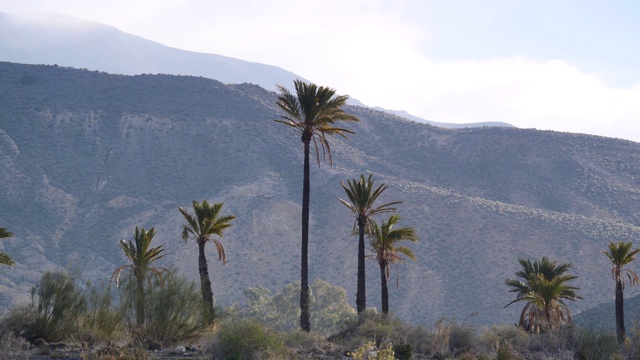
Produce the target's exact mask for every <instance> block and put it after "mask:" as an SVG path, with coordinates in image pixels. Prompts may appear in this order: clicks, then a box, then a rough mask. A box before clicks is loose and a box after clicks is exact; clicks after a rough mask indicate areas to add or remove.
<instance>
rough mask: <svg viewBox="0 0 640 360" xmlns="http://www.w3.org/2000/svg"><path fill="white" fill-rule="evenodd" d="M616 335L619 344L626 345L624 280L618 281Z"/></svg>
mask: <svg viewBox="0 0 640 360" xmlns="http://www.w3.org/2000/svg"><path fill="white" fill-rule="evenodd" d="M616 335H617V336H618V343H620V344H622V343H624V340H625V338H626V330H625V328H624V293H623V291H622V279H617V281H616Z"/></svg>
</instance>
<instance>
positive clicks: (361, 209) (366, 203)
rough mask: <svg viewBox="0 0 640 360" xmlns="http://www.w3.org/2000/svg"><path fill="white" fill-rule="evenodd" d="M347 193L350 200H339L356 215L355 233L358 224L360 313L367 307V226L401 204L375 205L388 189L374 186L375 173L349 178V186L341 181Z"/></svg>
mask: <svg viewBox="0 0 640 360" xmlns="http://www.w3.org/2000/svg"><path fill="white" fill-rule="evenodd" d="M340 185H342V188H343V189H344V191H345V193H347V196H348V197H349V201H346V200H342V199H340V198H338V200H339V201H340V202H341V203H342V204H344V206H346V207H348V208H349V210H351V211H352V212H353V213H354V215H355V216H356V219H355V222H354V225H353V233H354V234H355V228H356V225H357V226H358V283H357V292H356V310H357V311H358V314H360V313H361V312H363V311H364V310H365V309H366V308H367V294H366V286H365V281H366V278H365V265H364V259H365V252H364V234H365V232H366V231H367V228H369V227H370V226H371V224H373V223H374V221H373V219H372V216H374V215H377V214H382V213H387V212H392V211H395V210H396V209H395V208H394V207H393V205H396V204H400V203H401V202H400V201H394V202H390V203H387V204H384V205H380V206H378V207H374V206H373V203H374V202H375V201H376V200H377V199H378V197H379V196H380V195H381V194H382V193H383V192H384V191H385V190H386V189H387V186H386V185H385V184H381V185H380V186H378V187H377V188H375V189H374V187H373V175H369V177H368V178H367V179H365V178H364V175H360V179H359V180H358V179H351V180H347V185H348V187H347V186H345V185H344V184H343V183H342V181H341V182H340Z"/></svg>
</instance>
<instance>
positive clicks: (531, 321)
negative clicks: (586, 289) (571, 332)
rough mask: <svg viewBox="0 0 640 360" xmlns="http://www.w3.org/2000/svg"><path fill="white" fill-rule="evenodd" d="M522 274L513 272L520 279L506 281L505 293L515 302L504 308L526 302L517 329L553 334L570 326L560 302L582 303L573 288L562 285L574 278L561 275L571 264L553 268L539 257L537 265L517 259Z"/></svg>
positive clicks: (575, 288)
mask: <svg viewBox="0 0 640 360" xmlns="http://www.w3.org/2000/svg"><path fill="white" fill-rule="evenodd" d="M518 261H519V262H520V265H522V270H520V271H517V272H516V276H517V277H519V278H520V279H508V280H506V281H505V284H506V285H507V286H510V287H512V289H511V290H509V292H515V293H516V299H515V300H513V301H512V302H510V303H508V304H507V305H505V308H506V307H507V306H509V305H511V304H513V303H516V302H518V301H526V302H527V303H526V305H525V306H524V309H522V313H521V314H520V321H519V323H518V325H519V326H520V327H522V328H523V329H525V330H527V331H529V332H534V333H540V331H542V330H553V329H556V328H558V327H559V326H561V325H564V324H567V323H569V322H571V312H570V311H569V307H568V306H567V305H566V304H565V303H564V300H576V299H582V297H580V296H578V295H576V292H575V290H580V289H579V288H577V287H574V286H569V285H567V284H566V283H567V282H569V281H571V280H574V279H576V278H577V277H576V276H573V275H569V274H565V273H566V272H567V271H568V270H569V269H570V268H571V264H569V263H561V264H557V263H556V262H555V261H550V260H549V259H548V258H546V257H543V258H542V260H541V261H539V262H538V261H535V262H533V263H531V261H530V260H528V259H519V260H518Z"/></svg>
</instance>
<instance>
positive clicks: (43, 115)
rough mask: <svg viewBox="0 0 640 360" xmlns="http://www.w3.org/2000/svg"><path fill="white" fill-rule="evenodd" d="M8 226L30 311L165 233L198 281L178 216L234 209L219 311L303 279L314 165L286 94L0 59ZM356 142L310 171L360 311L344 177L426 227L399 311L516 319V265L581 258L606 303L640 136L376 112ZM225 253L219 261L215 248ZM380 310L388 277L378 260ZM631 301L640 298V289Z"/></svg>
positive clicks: (0, 144)
mask: <svg viewBox="0 0 640 360" xmlns="http://www.w3.org/2000/svg"><path fill="white" fill-rule="evenodd" d="M0 94H1V96H0V109H2V111H1V112H0V168H1V169H2V172H1V173H0V194H2V198H3V201H2V202H0V224H1V225H0V226H3V227H6V228H8V229H9V230H11V231H12V232H13V233H14V234H15V235H16V237H15V238H12V239H8V240H4V241H3V242H2V243H1V244H0V246H2V247H3V248H1V249H0V251H3V252H6V253H8V254H11V255H12V256H13V257H14V258H15V260H16V261H17V262H18V266H17V267H16V268H15V269H14V270H9V269H2V271H1V272H0V274H1V275H2V277H1V278H0V293H1V294H2V296H3V299H0V300H3V303H4V304H5V305H9V304H11V303H16V302H18V301H24V300H25V299H26V298H27V296H28V291H29V288H30V286H31V285H33V283H35V281H36V279H37V278H38V276H39V274H40V273H41V272H42V271H44V270H47V269H54V268H61V267H79V268H82V269H83V272H84V274H85V275H86V276H87V277H89V278H92V279H105V278H106V277H107V276H108V274H110V272H111V271H113V270H114V269H115V268H116V266H118V265H120V264H122V262H123V261H125V260H124V258H123V256H122V254H121V252H120V250H119V249H118V246H117V241H118V239H121V238H125V239H128V238H130V237H131V233H132V231H133V229H134V228H135V226H136V225H138V226H144V227H145V228H149V227H152V226H153V227H155V228H156V231H157V235H156V238H155V239H156V240H154V241H158V243H165V244H166V245H165V246H166V248H167V249H168V252H170V253H171V256H168V257H167V258H166V259H163V260H165V262H164V264H163V265H165V266H172V265H173V266H176V267H178V268H179V269H180V270H181V271H182V272H183V273H185V274H186V275H188V276H189V277H190V278H192V279H194V280H195V279H197V265H196V264H197V247H196V246H195V244H193V243H187V244H183V243H182V241H181V240H180V227H181V225H182V224H183V220H182V219H181V218H180V214H179V213H178V211H177V209H178V207H180V206H190V203H191V201H192V200H194V199H196V200H201V199H204V198H206V199H208V200H209V201H216V202H217V201H224V202H225V207H224V210H225V213H231V214H234V215H237V216H238V218H237V220H236V221H235V222H234V226H233V227H232V228H231V229H230V230H229V231H228V232H227V233H226V234H225V237H224V238H223V239H222V241H223V242H224V243H225V246H226V248H227V254H228V256H229V258H230V263H229V265H228V266H227V267H226V268H223V267H222V266H221V264H220V263H218V262H216V261H214V258H213V257H211V258H210V266H211V273H212V275H213V278H212V282H213V287H214V292H215V294H216V299H217V301H218V303H219V304H221V305H228V304H230V303H232V302H235V301H240V300H241V299H242V291H243V290H244V289H246V288H247V287H250V286H257V285H264V286H267V287H269V288H271V289H272V290H277V289H279V288H281V287H282V286H283V285H285V284H286V283H289V282H292V281H296V280H298V278H299V241H300V220H299V216H300V193H301V187H302V154H301V147H300V141H299V138H298V137H297V136H296V135H295V134H293V133H291V132H289V131H288V130H287V129H286V128H285V127H283V126H282V125H279V124H277V123H275V122H273V121H272V120H273V119H276V118H278V116H279V114H278V111H277V109H276V107H275V105H274V104H275V98H276V94H275V93H272V92H269V91H266V90H264V89H262V88H260V87H258V86H255V85H249V84H239V85H225V84H223V83H221V82H218V81H215V80H209V79H203V78H198V77H190V76H168V75H139V76H123V75H109V74H106V73H103V72H97V71H86V70H77V69H69V68H62V67H54V66H32V65H19V64H11V63H0ZM348 110H349V111H350V112H352V113H354V114H356V115H358V116H359V117H360V118H361V119H362V121H361V122H360V123H355V124H348V126H349V128H350V129H352V130H353V131H355V135H352V136H350V139H349V140H343V139H340V138H336V139H331V145H332V151H333V157H334V166H332V167H330V166H328V164H327V163H323V164H322V165H321V166H320V167H314V168H313V169H312V173H311V177H312V179H311V180H312V192H311V234H310V267H311V269H310V276H311V279H313V278H316V277H319V278H322V279H325V280H327V281H329V282H331V283H332V284H336V285H340V286H343V287H345V288H346V289H347V294H348V295H349V301H350V302H352V303H354V302H355V285H356V284H355V282H356V270H357V265H356V254H357V241H356V238H355V237H352V236H351V229H352V226H353V218H352V217H351V215H350V213H349V211H348V210H347V209H346V208H344V206H342V205H341V204H340V203H339V202H338V201H337V200H336V197H338V196H344V194H342V193H341V192H342V189H341V187H340V185H339V181H340V180H342V181H345V180H346V179H347V178H355V177H357V176H359V175H360V174H361V173H366V172H372V173H373V174H374V176H375V178H376V181H377V182H378V183H381V182H384V183H386V184H388V185H389V190H387V191H386V192H385V194H384V198H383V199H381V201H383V202H386V201H394V200H400V201H403V202H404V203H403V204H402V205H401V206H400V207H399V213H400V215H401V216H402V220H401V225H402V226H414V227H415V228H416V230H417V233H418V236H419V237H420V239H421V242H420V243H419V244H417V245H415V246H413V247H414V249H415V253H416V255H417V258H418V261H417V262H415V263H410V264H407V265H402V266H400V287H399V288H398V289H395V288H393V289H390V309H391V311H392V312H394V313H396V314H397V315H399V316H400V317H401V318H403V319H406V320H410V321H412V322H420V323H424V324H427V325H429V324H431V323H433V322H434V321H436V320H438V319H439V318H441V317H447V318H457V319H459V320H461V321H466V322H470V323H474V324H495V323H513V322H515V321H516V320H517V316H518V314H519V311H520V309H519V308H517V306H511V307H509V308H507V309H503V308H502V307H503V306H504V305H505V304H507V303H508V302H509V301H510V300H511V299H512V294H510V293H508V292H507V288H506V286H505V285H504V280H505V279H506V278H508V277H512V276H513V275H514V273H515V271H516V270H517V266H518V262H517V259H518V257H523V256H524V257H533V258H540V257H542V256H548V257H550V258H552V259H557V260H559V261H569V262H571V263H573V264H574V268H573V273H574V274H575V275H577V276H579V279H578V280H577V281H576V282H575V285H576V286H578V287H580V288H581V291H580V294H581V295H582V296H583V297H584V298H585V300H584V301H579V302H576V303H572V304H569V305H570V307H571V308H572V309H573V310H574V312H578V311H581V310H584V309H588V308H590V307H592V306H593V305H595V304H599V303H601V302H604V301H606V300H608V299H610V298H611V296H612V295H611V291H610V290H611V289H610V287H611V286H610V285H611V281H610V273H609V265H608V263H607V262H608V259H606V257H604V256H603V255H602V254H601V250H602V249H604V248H605V247H606V244H608V243H609V242H610V241H620V240H629V239H637V238H638V237H639V235H640V227H639V225H640V201H638V200H639V199H640V172H639V170H638V169H640V144H638V143H635V142H630V141H622V140H616V139H609V138H603V137H596V136H586V135H577V134H568V133H557V132H542V131H535V130H523V129H515V128H490V127H487V128H476V129H457V130H453V129H442V128H436V127H432V126H429V125H426V124H420V123H416V122H412V121H408V120H405V119H402V118H399V117H396V116H393V115H390V114H387V113H383V112H379V111H375V110H372V109H368V108H363V107H349V108H348ZM210 251H211V253H210V254H212V252H213V249H210ZM367 269H368V272H367V284H368V286H367V294H368V297H367V298H368V305H369V306H376V307H379V301H380V300H379V298H380V294H379V279H378V278H377V276H378V272H377V271H376V270H375V269H376V267H375V266H374V264H373V263H369V264H368V267H367ZM629 295H632V294H631V293H629Z"/></svg>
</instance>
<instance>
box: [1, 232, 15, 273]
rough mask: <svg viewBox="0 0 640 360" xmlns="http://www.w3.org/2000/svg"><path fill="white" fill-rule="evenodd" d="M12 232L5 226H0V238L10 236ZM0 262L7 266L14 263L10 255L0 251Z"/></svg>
mask: <svg viewBox="0 0 640 360" xmlns="http://www.w3.org/2000/svg"><path fill="white" fill-rule="evenodd" d="M12 236H13V234H12V233H10V232H9V231H7V229H5V228H0V239H4V238H10V237H12ZM0 264H2V265H9V266H13V265H15V264H16V263H15V261H13V259H12V258H11V256H9V255H7V254H5V253H1V252H0Z"/></svg>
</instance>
